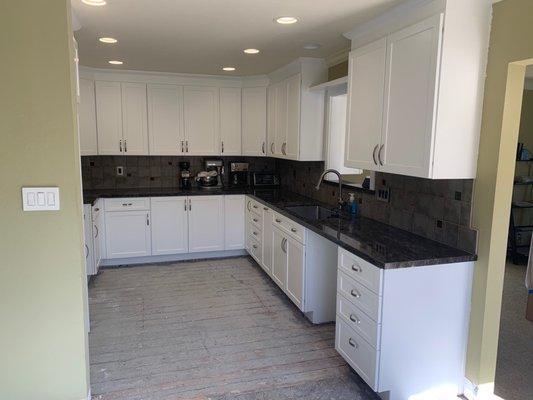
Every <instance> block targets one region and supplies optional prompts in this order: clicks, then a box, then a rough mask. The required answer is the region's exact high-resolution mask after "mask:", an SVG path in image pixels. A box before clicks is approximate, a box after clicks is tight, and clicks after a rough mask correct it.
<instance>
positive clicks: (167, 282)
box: [89, 257, 376, 400]
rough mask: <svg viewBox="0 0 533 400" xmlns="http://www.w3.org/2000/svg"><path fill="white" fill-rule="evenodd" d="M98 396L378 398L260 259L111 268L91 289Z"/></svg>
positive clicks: (330, 334) (108, 399)
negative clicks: (293, 302)
mask: <svg viewBox="0 0 533 400" xmlns="http://www.w3.org/2000/svg"><path fill="white" fill-rule="evenodd" d="M89 302H90V303H89V304H90V316H91V333H90V334H89V348H90V363H91V389H92V395H93V399H99V400H116V399H128V400H135V399H139V400H140V399H144V400H147V399H154V400H155V399H157V400H161V399H169V400H170V399H176V400H177V399H198V400H199V399H206V400H207V399H213V400H223V399H224V400H225V399H239V400H252V399H300V398H301V399H328V400H333V399H338V400H344V399H346V400H348V399H350V400H355V399H358V400H359V399H375V398H376V397H375V396H374V395H373V393H372V392H371V391H370V390H369V389H368V387H367V386H366V385H365V384H364V383H362V382H361V380H360V379H359V378H358V377H357V375H355V374H353V373H352V372H351V371H350V369H349V368H348V366H347V365H346V363H345V362H344V360H342V358H341V357H340V356H339V355H338V354H337V353H336V352H335V349H334V337H335V331H334V325H333V324H326V325H319V326H316V325H313V324H311V323H310V322H309V321H308V320H307V319H305V317H304V316H303V315H302V314H301V312H300V311H299V310H298V309H297V308H296V307H294V306H293V304H292V303H291V302H290V301H289V300H288V299H287V298H286V297H285V295H284V294H283V293H282V292H281V291H280V290H279V289H278V288H277V287H276V286H275V285H274V284H273V283H272V282H271V281H270V279H269V278H268V276H266V274H264V272H263V271H262V270H261V269H260V267H259V266H258V265H257V264H255V262H253V261H252V260H251V259H249V258H245V257H241V258H232V259H222V260H210V261H197V262H181V263H176V264H160V265H147V266H140V267H139V266H135V267H131V268H117V269H105V270H103V271H102V272H101V273H100V274H99V275H98V277H97V278H96V279H95V280H94V282H93V283H92V284H91V287H90V289H89Z"/></svg>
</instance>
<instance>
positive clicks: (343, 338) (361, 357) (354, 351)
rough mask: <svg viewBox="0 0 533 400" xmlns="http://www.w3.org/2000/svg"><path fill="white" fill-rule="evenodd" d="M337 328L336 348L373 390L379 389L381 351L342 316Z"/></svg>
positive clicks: (338, 320) (338, 319)
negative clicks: (378, 375) (378, 372)
mask: <svg viewBox="0 0 533 400" xmlns="http://www.w3.org/2000/svg"><path fill="white" fill-rule="evenodd" d="M335 329H336V332H335V349H336V350H337V351H338V352H339V354H340V355H341V356H342V357H343V358H344V359H345V360H346V361H347V362H348V364H350V366H351V367H352V368H353V369H354V370H355V372H357V373H358V374H359V376H360V377H361V378H363V380H364V381H365V382H366V383H368V385H369V386H370V387H371V388H372V390H374V391H377V388H378V377H377V371H378V363H379V356H380V353H379V351H377V350H376V349H374V348H373V347H372V346H370V344H368V343H367V342H366V341H365V340H364V339H363V338H362V337H361V336H359V335H358V334H357V332H355V331H354V330H353V329H351V328H350V327H349V326H348V324H347V323H346V322H344V320H343V319H342V318H337V323H336V327H335Z"/></svg>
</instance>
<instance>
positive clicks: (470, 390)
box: [463, 378, 504, 400]
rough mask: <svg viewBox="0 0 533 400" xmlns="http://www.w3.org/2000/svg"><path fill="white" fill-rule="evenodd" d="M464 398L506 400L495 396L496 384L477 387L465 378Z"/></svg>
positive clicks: (471, 399) (472, 399) (469, 399)
mask: <svg viewBox="0 0 533 400" xmlns="http://www.w3.org/2000/svg"><path fill="white" fill-rule="evenodd" d="M463 396H464V397H466V398H467V399H468V400H504V399H502V398H501V397H499V396H496V395H495V394H494V382H491V383H485V384H483V385H476V384H474V383H473V382H472V381H471V380H469V379H467V378H465V380H464V393H463Z"/></svg>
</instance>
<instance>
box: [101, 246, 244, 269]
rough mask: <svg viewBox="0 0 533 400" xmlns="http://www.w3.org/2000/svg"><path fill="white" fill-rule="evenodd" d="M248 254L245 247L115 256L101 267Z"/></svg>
mask: <svg viewBox="0 0 533 400" xmlns="http://www.w3.org/2000/svg"><path fill="white" fill-rule="evenodd" d="M246 254H248V253H247V252H246V250H245V249H240V250H226V251H208V252H199V253H185V254H169V255H161V256H146V257H130V258H114V259H106V260H102V263H101V264H100V267H111V266H118V265H132V264H151V263H161V262H172V261H187V260H199V259H208V258H224V257H237V256H244V255H246Z"/></svg>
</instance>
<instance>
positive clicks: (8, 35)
mask: <svg viewBox="0 0 533 400" xmlns="http://www.w3.org/2000/svg"><path fill="white" fill-rule="evenodd" d="M0 27H1V28H0V30H1V35H0V54H1V61H0V76H2V85H1V90H0V109H1V110H2V111H1V114H0V136H1V144H0V187H1V189H0V254H1V258H0V260H1V261H0V321H1V322H0V399H9V400H18V399H39V400H46V399H50V400H63V399H65V400H67V399H68V400H74V399H84V398H85V399H86V398H87V392H88V374H87V371H88V360H87V354H88V350H87V334H86V332H85V329H84V313H85V300H84V299H85V290H86V289H85V286H84V285H85V284H86V277H85V272H84V252H83V241H82V239H83V231H82V229H83V228H82V209H81V205H82V199H81V183H80V165H79V164H80V158H79V150H78V138H77V134H76V132H77V128H76V118H75V96H74V93H73V90H72V88H73V85H72V82H73V69H72V65H71V60H72V54H73V53H72V50H73V48H72V44H71V38H72V34H71V27H70V0H46V1H35V0H17V1H1V2H0ZM25 185H26V186H32V185H33V186H41V185H43V186H44V185H50V186H59V189H60V198H61V210H60V211H58V212H50V211H49V212H33V213H32V212H23V211H22V205H21V187H22V186H25Z"/></svg>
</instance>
